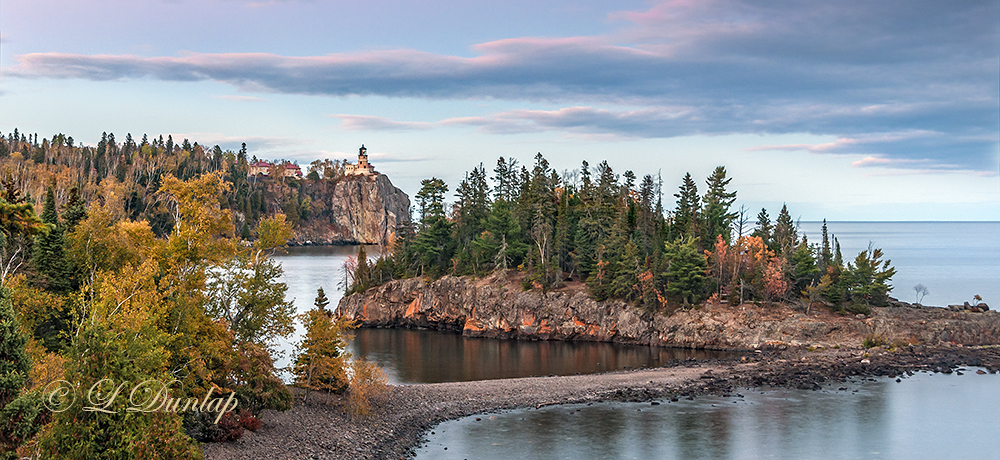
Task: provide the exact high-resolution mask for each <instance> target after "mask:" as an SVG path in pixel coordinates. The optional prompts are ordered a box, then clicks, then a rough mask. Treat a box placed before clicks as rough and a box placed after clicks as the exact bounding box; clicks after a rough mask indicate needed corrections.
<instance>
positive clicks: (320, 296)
mask: <svg viewBox="0 0 1000 460" xmlns="http://www.w3.org/2000/svg"><path fill="white" fill-rule="evenodd" d="M313 305H315V306H316V308H318V309H320V310H326V306H327V305H330V299H328V298H326V293H325V292H323V287H322V286H320V288H319V289H317V290H316V300H314V301H313Z"/></svg>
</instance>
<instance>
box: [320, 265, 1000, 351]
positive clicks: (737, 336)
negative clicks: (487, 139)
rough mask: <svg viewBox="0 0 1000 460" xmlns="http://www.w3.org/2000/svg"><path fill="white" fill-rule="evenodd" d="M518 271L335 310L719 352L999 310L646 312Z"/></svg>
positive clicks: (843, 337)
mask: <svg viewBox="0 0 1000 460" xmlns="http://www.w3.org/2000/svg"><path fill="white" fill-rule="evenodd" d="M522 277H523V274H519V273H511V274H509V275H508V276H506V277H501V276H498V275H491V276H490V277H487V278H480V279H475V278H470V277H455V276H445V277H442V278H440V279H437V280H428V279H424V278H408V279H402V280H396V281H391V282H388V283H386V284H383V285H381V286H377V287H374V288H371V289H369V290H368V291H366V292H364V293H359V294H353V295H350V296H347V297H345V298H343V299H342V300H341V301H340V304H339V307H338V309H337V311H338V313H339V314H341V315H344V316H346V317H348V318H351V319H354V320H355V321H357V322H358V324H359V326H361V327H389V328H426V329H438V330H450V331H459V332H461V333H462V334H464V335H466V336H470V337H488V338H516V339H522V340H578V341H598V342H619V343H628V344H636V345H657V346H669V347H683V348H705V349H719V350H726V349H741V350H753V349H764V348H770V347H789V346H792V347H796V346H800V347H813V348H819V347H823V348H833V347H834V346H848V345H850V346H857V345H860V344H861V343H862V341H863V340H865V338H869V337H870V338H877V339H878V340H884V341H885V342H886V343H893V344H905V345H932V346H935V345H944V344H959V345H964V346H972V345H990V344H998V343H1000V312H996V311H982V309H977V310H976V311H973V310H971V309H970V310H962V311H953V310H948V309H944V308H935V307H924V306H919V305H911V304H908V303H905V302H899V301H893V302H892V303H890V306H888V307H882V308H872V314H871V315H842V314H838V313H835V312H833V311H832V309H831V308H829V307H828V306H826V305H823V304H822V303H819V302H817V303H815V304H812V305H808V304H805V303H802V302H796V303H793V304H773V305H762V304H754V303H744V304H742V305H735V306H734V305H728V304H708V303H706V304H703V305H700V306H698V307H696V308H687V309H678V310H676V311H673V312H672V313H654V312H649V311H643V310H640V309H638V308H636V307H635V306H633V305H632V304H630V303H628V302H625V301H621V300H605V301H596V300H593V299H591V298H590V296H589V295H588V292H587V289H586V286H584V285H583V284H582V283H579V282H570V283H566V285H565V286H563V287H562V288H560V289H558V290H554V291H549V292H542V291H540V290H524V289H523V288H522V287H521V283H520V279H521V278H522Z"/></svg>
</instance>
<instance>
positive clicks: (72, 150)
mask: <svg viewBox="0 0 1000 460" xmlns="http://www.w3.org/2000/svg"><path fill="white" fill-rule="evenodd" d="M257 160H258V159H257V157H256V156H255V155H250V154H249V153H248V150H247V146H246V143H244V144H243V145H242V148H241V149H239V151H235V152H234V151H231V150H223V149H222V148H221V147H219V146H218V145H215V146H213V147H207V146H203V145H199V144H198V142H194V143H192V142H191V141H189V140H188V139H183V140H181V141H180V142H175V141H174V139H173V137H172V136H170V135H168V136H167V138H166V139H165V140H164V138H163V136H162V135H160V136H158V137H156V138H152V139H150V138H149V136H147V135H145V134H143V136H142V138H141V139H139V140H136V139H133V137H132V135H131V134H126V136H125V139H124V141H120V140H118V139H116V138H115V135H114V133H107V132H105V133H102V135H101V140H100V141H99V142H98V143H97V145H96V146H85V145H78V144H76V142H75V140H74V139H73V137H72V136H66V135H65V134H61V133H60V134H56V135H53V136H52V137H51V138H49V139H45V138H42V139H39V136H38V135H37V134H33V135H26V134H25V133H20V132H18V130H17V129H15V130H14V131H13V132H10V133H7V135H3V134H2V133H0V181H2V183H3V187H4V188H5V189H6V190H18V191H19V193H21V197H22V198H23V199H24V200H25V202H27V203H32V204H35V205H36V206H37V205H39V204H40V203H41V200H42V199H43V196H44V194H45V192H46V189H47V188H48V187H49V186H52V188H53V190H54V192H55V194H56V196H55V198H56V203H57V204H58V205H60V206H63V205H64V204H65V203H66V202H67V201H69V200H70V199H71V198H73V196H78V197H77V198H74V199H78V200H80V201H82V202H84V203H91V202H93V201H95V200H97V201H103V200H107V199H112V200H122V201H123V202H124V206H123V208H122V211H121V212H122V216H121V217H128V218H129V219H133V220H137V219H140V220H146V221H147V222H149V225H150V228H151V229H152V230H153V233H154V234H155V235H156V236H157V237H163V236H165V235H166V234H168V233H169V232H170V231H171V228H172V225H173V218H172V216H171V212H170V210H169V209H167V208H166V204H165V203H164V202H162V200H160V199H159V198H160V197H159V193H160V190H161V187H162V185H163V183H162V180H163V179H162V178H163V176H164V175H165V174H170V175H173V176H174V177H176V178H178V179H181V180H189V179H192V178H195V177H198V176H200V175H202V174H207V173H219V174H220V177H221V178H222V180H223V181H225V182H226V183H228V184H229V185H228V187H227V188H226V189H225V190H223V191H222V192H221V193H222V195H221V196H220V197H219V204H220V206H221V208H222V209H225V210H230V211H232V217H233V222H234V225H235V226H236V231H237V232H238V233H239V234H240V235H241V236H243V237H244V238H251V237H252V235H253V232H254V230H255V229H256V228H257V224H258V222H259V221H260V219H261V218H263V217H266V216H268V215H272V214H275V213H283V214H285V215H286V216H287V218H288V221H289V222H290V223H291V224H292V226H293V228H295V227H298V226H299V224H300V221H307V220H310V219H330V217H331V216H330V211H329V209H326V208H325V207H324V203H323V202H322V200H316V199H314V198H315V196H314V195H315V190H314V189H313V188H310V187H309V185H310V184H314V183H317V182H319V181H320V179H324V180H325V181H327V182H328V181H336V180H338V179H340V178H341V177H343V174H344V165H345V164H346V161H343V160H331V159H324V160H316V161H313V162H312V163H311V164H310V165H308V170H309V173H308V174H307V175H306V176H305V177H303V178H299V179H296V178H292V177H288V178H284V179H283V180H266V179H261V178H257V177H254V176H251V175H249V174H248V173H249V171H250V168H249V165H250V164H252V163H255V162H257ZM275 163H276V164H278V165H280V164H284V163H290V162H287V161H284V160H278V161H275ZM74 189H76V191H75V192H74V191H73V190H74ZM71 195H72V196H71ZM109 195H112V197H109Z"/></svg>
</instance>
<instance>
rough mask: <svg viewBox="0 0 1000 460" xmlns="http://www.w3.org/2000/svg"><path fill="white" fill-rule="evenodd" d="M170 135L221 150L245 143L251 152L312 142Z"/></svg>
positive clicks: (210, 135) (278, 138) (211, 134)
mask: <svg viewBox="0 0 1000 460" xmlns="http://www.w3.org/2000/svg"><path fill="white" fill-rule="evenodd" d="M172 135H173V138H174V141H179V140H181V139H190V140H191V142H197V143H199V144H201V145H204V146H211V145H219V146H221V147H222V148H227V149H233V150H235V149H238V148H240V147H241V144H242V143H244V142H246V144H247V149H248V150H251V151H253V150H265V151H275V150H279V149H287V148H290V147H297V146H302V145H308V144H309V143H311V142H312V141H311V140H309V139H295V138H288V137H266V136H250V137H239V136H227V135H225V134H222V133H172ZM164 136H166V134H164Z"/></svg>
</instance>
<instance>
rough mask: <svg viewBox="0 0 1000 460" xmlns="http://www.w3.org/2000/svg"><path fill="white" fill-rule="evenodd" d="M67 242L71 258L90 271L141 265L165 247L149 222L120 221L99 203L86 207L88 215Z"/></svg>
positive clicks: (91, 272)
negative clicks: (158, 249)
mask: <svg viewBox="0 0 1000 460" xmlns="http://www.w3.org/2000/svg"><path fill="white" fill-rule="evenodd" d="M67 243H68V251H67V253H68V255H69V258H70V259H71V260H72V261H73V262H74V264H75V265H76V266H78V267H82V268H83V269H84V271H85V272H88V273H90V274H94V273H96V272H97V271H100V270H117V269H120V268H122V267H124V266H125V265H126V264H133V265H138V264H140V263H141V262H142V261H143V260H145V259H147V258H150V257H152V256H153V255H154V254H155V250H156V249H157V248H158V247H159V246H162V243H161V242H159V241H157V240H156V236H155V235H154V234H153V230H152V229H150V227H149V223H148V222H146V221H144V220H142V221H138V222H136V221H130V220H117V219H116V218H115V216H114V214H113V213H111V212H109V211H108V210H107V209H105V208H104V207H102V206H97V205H91V206H90V207H89V208H88V209H87V218H86V219H84V220H82V221H80V223H79V224H78V225H77V226H76V229H74V230H73V232H72V233H70V234H69V235H68V236H67Z"/></svg>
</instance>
